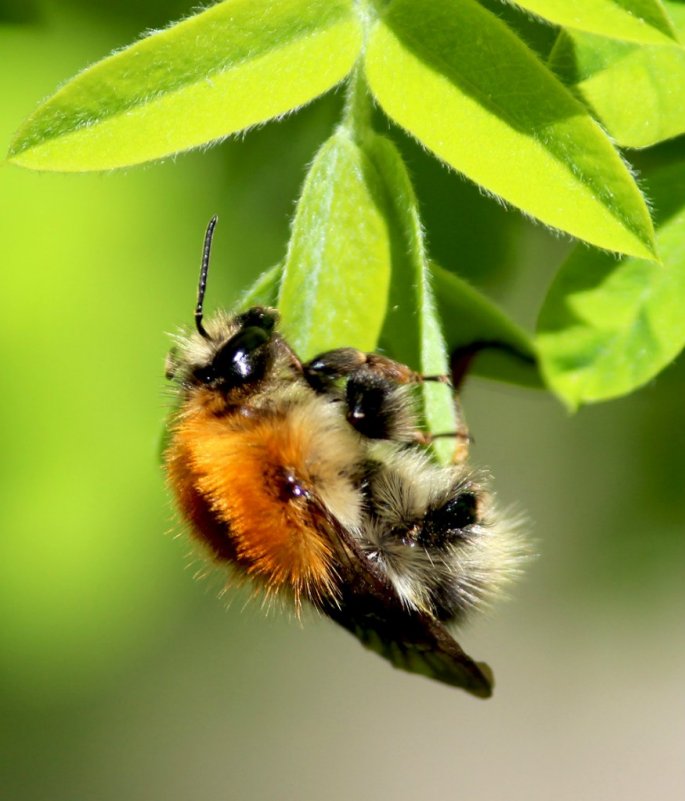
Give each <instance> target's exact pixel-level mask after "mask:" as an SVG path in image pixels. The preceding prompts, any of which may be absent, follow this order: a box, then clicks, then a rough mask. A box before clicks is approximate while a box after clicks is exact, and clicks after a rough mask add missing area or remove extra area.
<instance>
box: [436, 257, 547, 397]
mask: <svg viewBox="0 0 685 801" xmlns="http://www.w3.org/2000/svg"><path fill="white" fill-rule="evenodd" d="M431 273H432V275H433V289H434V291H435V297H436V299H437V305H438V312H439V314H440V319H441V320H442V330H443V332H444V335H445V339H446V341H447V347H448V348H449V350H450V352H454V351H456V350H458V349H460V348H467V347H468V346H471V345H476V346H477V345H480V344H482V345H484V346H487V345H489V347H484V348H483V349H482V350H480V351H479V352H478V353H477V355H476V357H475V358H474V361H473V364H472V365H471V366H470V371H471V372H473V373H474V374H475V375H480V376H483V377H485V378H492V379H496V380H498V381H507V382H510V383H513V384H521V385H523V386H528V387H541V386H542V382H541V380H540V375H539V372H538V367H537V363H536V355H535V346H534V344H533V341H532V338H531V337H530V336H529V334H528V333H527V332H526V331H525V330H524V329H523V328H521V327H520V326H519V325H518V324H517V323H515V322H514V321H513V320H512V319H510V318H509V317H507V315H506V314H505V313H504V312H503V311H502V310H501V309H499V308H498V307H497V306H496V305H495V304H494V303H492V301H490V300H488V299H487V298H486V297H485V296H484V295H482V294H481V293H480V292H478V290H476V289H474V288H473V287H472V286H471V285H470V284H468V283H467V282H466V281H463V280H462V279H461V278H458V277H457V276H456V275H454V274H453V273H450V272H448V271H447V270H445V269H443V268H442V267H440V266H439V265H437V264H435V263H432V264H431Z"/></svg>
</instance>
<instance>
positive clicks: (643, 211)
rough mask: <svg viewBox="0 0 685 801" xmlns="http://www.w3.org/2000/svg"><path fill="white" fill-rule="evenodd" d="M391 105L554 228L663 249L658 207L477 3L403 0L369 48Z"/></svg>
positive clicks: (382, 98)
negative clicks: (657, 235) (653, 214)
mask: <svg viewBox="0 0 685 801" xmlns="http://www.w3.org/2000/svg"><path fill="white" fill-rule="evenodd" d="M366 75H367V79H368V81H369V85H370V87H371V90H372V91H373V93H374V95H375V96H376V98H377V99H378V102H379V103H380V105H381V106H382V107H383V109H384V110H385V112H386V113H387V114H388V115H389V116H390V117H391V118H392V119H394V120H395V121H396V122H397V123H398V124H399V125H401V126H402V127H403V128H405V129H406V130H407V131H408V132H409V133H411V134H413V135H414V136H415V137H416V138H417V139H419V141H421V142H422V143H423V144H424V145H425V146H426V147H428V148H429V149H430V150H432V151H433V153H435V154H436V155H437V156H438V157H439V158H441V159H443V160H444V161H445V162H447V163H448V164H450V165H451V166H452V167H454V168H455V169H457V170H459V171H460V172H462V173H464V174H465V175H467V176H468V177H469V178H471V179H472V180H473V181H475V182H476V183H479V184H480V185H481V186H483V187H485V188H486V189H487V190H489V191H490V192H493V193H495V194H496V195H498V196H499V197H502V198H504V199H505V200H507V201H509V202H510V203H513V204H514V205H515V206H518V207H519V208H521V209H523V210H524V211H525V212H527V213H528V214H531V215H533V216H534V217H537V218H538V219H540V220H542V221H543V222H545V223H547V224H548V225H551V226H553V227H554V228H558V229H560V230H562V231H567V232H569V233H570V234H573V235H574V236H577V237H579V238H581V239H585V240H587V241H588V242H591V243H593V244H595V245H598V246H599V247H602V248H606V249H608V250H615V251H618V252H621V253H628V254H631V255H637V256H642V257H647V258H650V257H653V256H654V243H653V229H652V223H651V219H650V216H649V212H648V210H647V208H646V206H645V203H644V200H643V198H642V195H641V194H640V191H639V189H638V188H637V186H636V184H635V181H634V180H633V178H632V176H631V175H630V172H629V171H628V169H627V168H626V166H625V164H624V163H623V162H622V161H621V158H620V156H619V155H618V153H617V152H616V151H615V149H614V148H613V146H612V145H611V143H610V142H609V140H608V139H607V137H606V136H605V134H604V133H603V132H602V130H601V129H600V128H599V126H598V125H597V124H596V123H595V122H594V121H593V120H592V118H591V117H590V115H589V114H588V113H587V111H586V109H585V108H584V106H583V105H582V104H581V103H580V102H579V101H577V100H575V99H574V98H573V97H572V96H571V95H570V93H569V92H568V91H567V90H566V89H565V88H564V87H563V86H562V84H561V83H560V82H559V81H558V80H557V79H556V78H555V77H554V75H553V74H552V73H551V72H550V71H549V70H547V69H546V68H545V67H544V66H543V65H542V64H541V63H540V61H539V60H538V59H537V58H536V56H535V55H534V54H533V53H532V52H531V51H530V50H528V48H527V47H526V46H525V45H524V44H523V43H522V42H521V41H520V40H519V39H518V38H517V37H516V36H515V35H514V34H513V33H512V32H511V30H510V29H509V28H507V27H506V25H504V23H503V22H501V20H499V19H498V18H497V17H496V16H494V15H493V14H491V13H490V12H488V11H486V10H485V9H484V8H483V7H482V6H480V5H479V4H478V3H477V2H475V0H395V1H394V2H392V3H391V4H390V5H389V6H388V8H387V10H386V13H385V15H384V16H383V17H382V18H381V19H380V20H379V21H378V22H377V23H376V25H375V27H374V29H373V31H372V33H371V37H370V42H369V45H368V49H367V54H366Z"/></svg>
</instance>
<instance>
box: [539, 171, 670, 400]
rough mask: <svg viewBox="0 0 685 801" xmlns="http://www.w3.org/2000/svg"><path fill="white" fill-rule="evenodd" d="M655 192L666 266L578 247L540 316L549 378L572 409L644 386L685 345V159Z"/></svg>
mask: <svg viewBox="0 0 685 801" xmlns="http://www.w3.org/2000/svg"><path fill="white" fill-rule="evenodd" d="M648 188H649V192H650V194H651V196H652V197H653V198H654V203H655V207H656V209H657V210H658V217H657V221H658V227H657V243H658V245H659V250H660V252H661V254H662V258H663V265H655V264H654V263H652V262H648V261H644V260H642V259H636V258H626V259H623V260H622V261H616V260H614V259H612V258H611V257H610V256H608V255H606V254H602V253H599V252H597V251H593V250H587V249H585V248H577V249H576V250H575V251H574V252H573V253H572V254H571V256H570V257H569V259H568V260H567V261H566V262H565V263H564V265H563V266H562V268H561V270H560V271H559V274H558V275H557V277H556V279H555V281H554V283H553V284H552V287H551V289H550V291H549V294H548V296H547V298H546V300H545V302H544V305H543V308H542V311H541V313H540V319H539V322H538V336H537V345H538V351H539V354H540V359H541V366H542V371H543V375H544V377H545V380H546V382H547V384H548V385H549V386H550V387H551V388H552V389H553V390H554V391H555V392H556V393H557V395H559V397H560V398H561V399H562V400H564V401H565V403H566V404H567V405H568V406H569V407H570V408H572V409H575V408H577V407H578V406H579V405H580V404H581V403H591V402H593V401H601V400H607V399H609V398H615V397H619V396H621V395H625V394H627V393H628V392H631V391H632V390H634V389H636V388H637V387H640V386H642V385H643V384H645V383H646V382H648V381H649V380H650V379H652V378H653V377H654V376H655V375H656V374H657V373H658V372H659V371H660V370H662V369H663V368H664V367H665V366H666V365H667V364H668V363H669V362H671V361H672V360H673V359H674V358H675V357H676V355H677V354H678V353H679V352H680V351H681V350H682V348H683V346H684V345H685V313H683V309H685V239H684V238H683V231H685V162H681V163H679V164H676V165H671V166H669V167H668V168H666V169H662V170H660V171H658V172H656V173H654V176H653V177H652V178H651V179H650V180H649V181H648Z"/></svg>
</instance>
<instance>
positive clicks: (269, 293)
mask: <svg viewBox="0 0 685 801" xmlns="http://www.w3.org/2000/svg"><path fill="white" fill-rule="evenodd" d="M282 274H283V265H282V264H276V265H275V266H273V267H271V268H269V269H268V270H266V271H265V272H263V273H262V274H261V275H260V276H258V277H257V279H256V280H255V282H254V283H253V284H252V286H251V287H249V288H248V289H246V290H245V292H243V294H242V295H241V296H240V299H239V300H238V303H237V308H238V309H243V310H244V309H249V308H251V307H252V306H275V305H276V304H277V302H278V288H279V286H280V282H281V275H282Z"/></svg>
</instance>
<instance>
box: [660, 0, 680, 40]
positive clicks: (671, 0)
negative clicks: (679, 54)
mask: <svg viewBox="0 0 685 801" xmlns="http://www.w3.org/2000/svg"><path fill="white" fill-rule="evenodd" d="M661 2H662V4H663V6H664V8H665V9H666V13H667V14H668V16H669V18H670V20H671V23H672V25H673V27H674V28H675V30H676V33H677V34H678V38H679V39H680V40H681V41H683V40H684V39H685V3H683V1H682V0H661Z"/></svg>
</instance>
